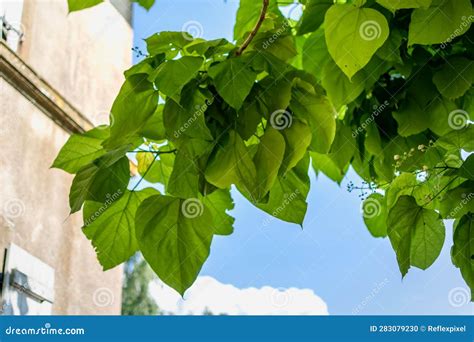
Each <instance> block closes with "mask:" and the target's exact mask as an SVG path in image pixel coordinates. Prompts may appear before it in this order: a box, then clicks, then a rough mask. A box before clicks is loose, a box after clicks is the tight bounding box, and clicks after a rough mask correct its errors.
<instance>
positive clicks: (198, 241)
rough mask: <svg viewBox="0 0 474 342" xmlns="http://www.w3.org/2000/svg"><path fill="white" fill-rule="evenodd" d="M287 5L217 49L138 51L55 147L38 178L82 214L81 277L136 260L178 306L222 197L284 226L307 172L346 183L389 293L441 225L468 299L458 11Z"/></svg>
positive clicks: (223, 207) (434, 240)
mask: <svg viewBox="0 0 474 342" xmlns="http://www.w3.org/2000/svg"><path fill="white" fill-rule="evenodd" d="M99 2H101V1H100V0H90V1H79V0H69V6H70V10H71V11H73V10H78V9H82V8H84V7H89V6H93V5H95V4H97V3H99ZM138 2H139V3H140V4H141V5H143V6H145V7H147V8H149V7H150V6H151V5H152V4H153V1H152V0H151V1H146V0H142V1H138ZM300 2H301V5H302V8H303V13H302V15H301V17H300V19H299V20H298V21H294V20H291V19H288V18H286V17H285V16H284V15H282V12H281V6H283V5H284V4H283V2H279V1H275V0H263V1H255V0H241V1H240V7H239V9H238V12H237V18H236V22H235V28H234V41H233V42H229V41H227V40H225V39H215V40H209V41H208V40H204V39H201V38H195V37H192V36H191V35H190V34H189V33H187V32H159V33H157V34H154V35H152V36H151V37H149V38H147V39H146V44H147V55H146V58H144V59H143V60H142V61H141V62H140V63H138V64H136V65H134V66H133V67H132V68H130V69H129V70H127V71H125V78H126V79H125V82H124V84H123V86H122V88H121V90H120V92H119V94H118V95H117V98H116V100H115V102H114V103H113V106H112V109H111V114H110V122H111V124H110V125H108V126H100V127H96V128H94V129H92V130H90V131H88V132H86V133H83V134H77V135H73V136H71V138H70V139H69V140H68V141H67V143H66V144H65V146H64V147H63V148H62V150H61V151H60V153H59V155H58V157H57V159H56V160H55V161H54V165H53V166H54V167H57V168H61V169H63V170H65V171H67V172H69V173H71V174H75V177H74V180H73V182H72V186H71V191H70V195H69V201H70V207H71V212H72V213H74V212H77V211H79V210H80V209H81V208H83V215H84V227H83V231H84V233H85V235H86V236H87V237H88V238H89V239H90V240H91V241H92V244H93V246H94V247H95V249H96V251H97V256H98V259H99V262H100V263H101V264H102V266H103V267H104V269H110V268H112V267H115V266H117V265H119V264H120V263H122V262H124V261H126V260H127V259H129V258H130V256H132V255H133V254H134V253H136V252H137V251H140V252H141V253H142V254H143V256H144V258H145V259H146V261H147V262H148V263H149V264H150V266H151V267H152V268H153V270H154V271H155V272H156V274H157V275H158V276H159V277H160V279H161V280H163V281H164V282H165V283H167V284H168V285H170V286H171V287H173V288H174V289H176V290H177V291H178V292H179V293H181V294H183V293H184V292H185V291H186V289H187V288H189V287H190V286H191V285H192V283H193V282H194V280H195V279H196V277H197V275H198V273H199V270H200V269H201V267H202V265H203V263H204V262H205V261H206V259H207V257H208V256H209V250H210V246H211V242H212V238H213V236H214V235H216V234H217V235H229V234H231V233H232V231H233V227H232V226H233V223H234V218H233V217H231V216H230V215H229V214H228V211H229V210H231V209H232V208H233V207H234V204H233V200H232V198H231V193H230V189H231V187H232V186H234V187H235V188H236V189H237V190H238V191H239V192H240V193H241V194H242V195H243V196H244V197H245V198H247V199H248V200H249V201H250V202H251V203H252V204H253V205H255V206H256V207H258V208H259V209H261V210H263V211H265V212H267V213H268V214H270V215H272V216H274V217H276V218H278V219H280V220H283V221H287V222H293V223H296V224H299V225H302V224H303V221H304V217H305V214H306V209H307V202H306V197H307V195H308V191H309V186H310V182H309V177H308V171H309V167H310V166H311V167H312V168H313V169H314V171H315V172H316V173H317V174H319V173H323V174H325V175H326V176H328V177H329V178H331V179H332V180H334V181H335V182H337V183H341V181H342V179H343V177H344V175H345V174H346V172H347V171H348V169H349V168H350V167H352V168H353V169H354V170H355V171H356V172H357V174H358V175H359V176H360V177H362V179H363V180H364V181H365V183H366V184H367V188H369V189H371V191H370V192H371V193H370V195H368V196H367V197H366V198H365V199H364V202H363V205H362V208H363V210H362V211H363V217H364V221H365V223H366V225H367V228H368V229H369V231H370V233H371V234H372V235H373V236H374V237H387V236H388V238H389V239H390V242H391V245H392V247H393V249H394V251H395V254H396V258H397V261H398V265H399V268H400V272H401V274H402V276H405V275H406V274H407V272H408V270H409V269H410V267H412V266H414V267H418V268H420V269H427V268H428V267H430V266H431V265H432V264H433V263H434V261H435V260H436V259H437V257H438V256H439V254H440V251H441V249H442V246H443V244H444V242H445V240H446V236H445V235H446V228H445V220H447V219H454V220H455V221H454V229H453V240H454V245H453V246H452V249H451V258H452V263H453V264H454V266H455V267H457V268H459V270H460V272H461V274H462V276H463V278H464V280H465V281H466V283H467V285H468V286H469V287H470V288H471V291H472V290H474V200H473V199H474V157H473V155H472V154H470V152H472V151H473V150H474V126H473V124H472V119H473V117H472V113H473V112H474V90H473V88H472V83H473V80H474V62H473V59H474V56H473V54H474V48H473V47H474V46H473V42H474V30H473V29H471V23H472V21H473V18H474V16H473V10H472V3H471V1H469V0H367V1H366V0H352V1H351V0H347V1H344V0H339V1H337V2H336V1H333V0H300ZM130 159H133V160H134V161H136V162H137V164H138V173H139V177H140V180H138V181H137V180H136V179H135V180H134V181H132V182H131V181H130V178H131V176H130V175H131V173H130ZM142 180H146V182H142ZM130 183H131V184H132V185H130ZM141 183H142V186H139V185H140V184H141ZM143 184H153V185H156V186H153V187H148V188H145V189H142V188H143ZM157 189H160V190H161V192H159V191H158V190H157ZM111 197H112V199H111Z"/></svg>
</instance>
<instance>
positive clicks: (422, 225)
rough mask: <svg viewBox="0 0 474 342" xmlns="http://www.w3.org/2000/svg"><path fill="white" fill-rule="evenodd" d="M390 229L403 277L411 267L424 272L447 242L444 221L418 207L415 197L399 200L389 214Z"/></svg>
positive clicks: (435, 214) (429, 211) (388, 225)
mask: <svg viewBox="0 0 474 342" xmlns="http://www.w3.org/2000/svg"><path fill="white" fill-rule="evenodd" d="M387 227H388V236H389V238H390V242H391V243H392V247H393V249H394V250H395V252H396V254H397V261H398V265H399V267H400V272H401V273H402V276H405V275H406V274H407V272H408V269H409V268H410V265H412V266H415V267H418V268H421V269H423V270H424V269H427V268H428V267H430V266H431V265H432V264H433V262H434V261H435V260H436V259H437V258H438V255H439V254H440V252H441V249H442V247H443V243H444V239H445V229H444V224H443V221H442V220H441V217H440V216H439V214H438V213H436V212H435V211H433V210H428V209H424V208H423V207H420V206H418V204H417V203H416V201H415V198H413V197H411V196H405V195H404V196H401V197H400V198H399V199H398V201H397V203H396V204H395V205H394V207H393V208H392V209H390V211H389V213H388V219H387Z"/></svg>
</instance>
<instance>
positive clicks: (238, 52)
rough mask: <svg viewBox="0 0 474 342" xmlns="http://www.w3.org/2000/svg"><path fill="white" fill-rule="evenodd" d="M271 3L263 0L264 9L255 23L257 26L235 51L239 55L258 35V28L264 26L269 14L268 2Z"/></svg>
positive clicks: (268, 0)
mask: <svg viewBox="0 0 474 342" xmlns="http://www.w3.org/2000/svg"><path fill="white" fill-rule="evenodd" d="M269 3H270V0H263V6H262V10H261V11H260V17H259V18H258V21H257V23H256V24H255V27H254V28H253V30H252V31H251V32H250V34H249V35H248V37H247V39H245V41H244V42H243V44H242V45H241V46H240V47H239V49H238V50H237V52H236V53H235V54H236V55H237V56H240V55H241V54H242V53H243V52H244V51H245V49H246V48H247V47H248V46H249V45H250V43H251V42H252V39H253V38H254V37H255V36H256V34H257V32H258V30H259V29H260V26H262V23H263V21H264V20H265V16H266V14H267V10H268V4H269Z"/></svg>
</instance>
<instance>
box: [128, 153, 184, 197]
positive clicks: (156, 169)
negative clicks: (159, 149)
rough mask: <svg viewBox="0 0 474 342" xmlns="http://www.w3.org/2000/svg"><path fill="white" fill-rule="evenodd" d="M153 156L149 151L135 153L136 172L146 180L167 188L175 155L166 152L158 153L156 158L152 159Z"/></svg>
mask: <svg viewBox="0 0 474 342" xmlns="http://www.w3.org/2000/svg"><path fill="white" fill-rule="evenodd" d="M154 157H155V156H154V154H153V153H149V152H143V153H137V161H138V172H139V173H140V175H141V176H142V177H144V178H145V180H146V181H148V182H150V183H161V184H162V185H164V186H165V188H167V187H168V181H169V178H170V176H171V172H172V171H173V165H174V160H175V155H174V154H172V153H166V154H160V156H159V157H158V158H157V159H154ZM153 160H154V161H153ZM147 170H148V172H147ZM145 172H146V174H145Z"/></svg>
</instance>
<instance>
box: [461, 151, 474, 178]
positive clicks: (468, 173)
mask: <svg viewBox="0 0 474 342" xmlns="http://www.w3.org/2000/svg"><path fill="white" fill-rule="evenodd" d="M458 175H459V176H461V177H463V178H466V179H470V180H474V154H471V155H469V156H468V157H467V159H466V160H465V161H464V163H463V164H462V165H461V167H460V168H459V172H458Z"/></svg>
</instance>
